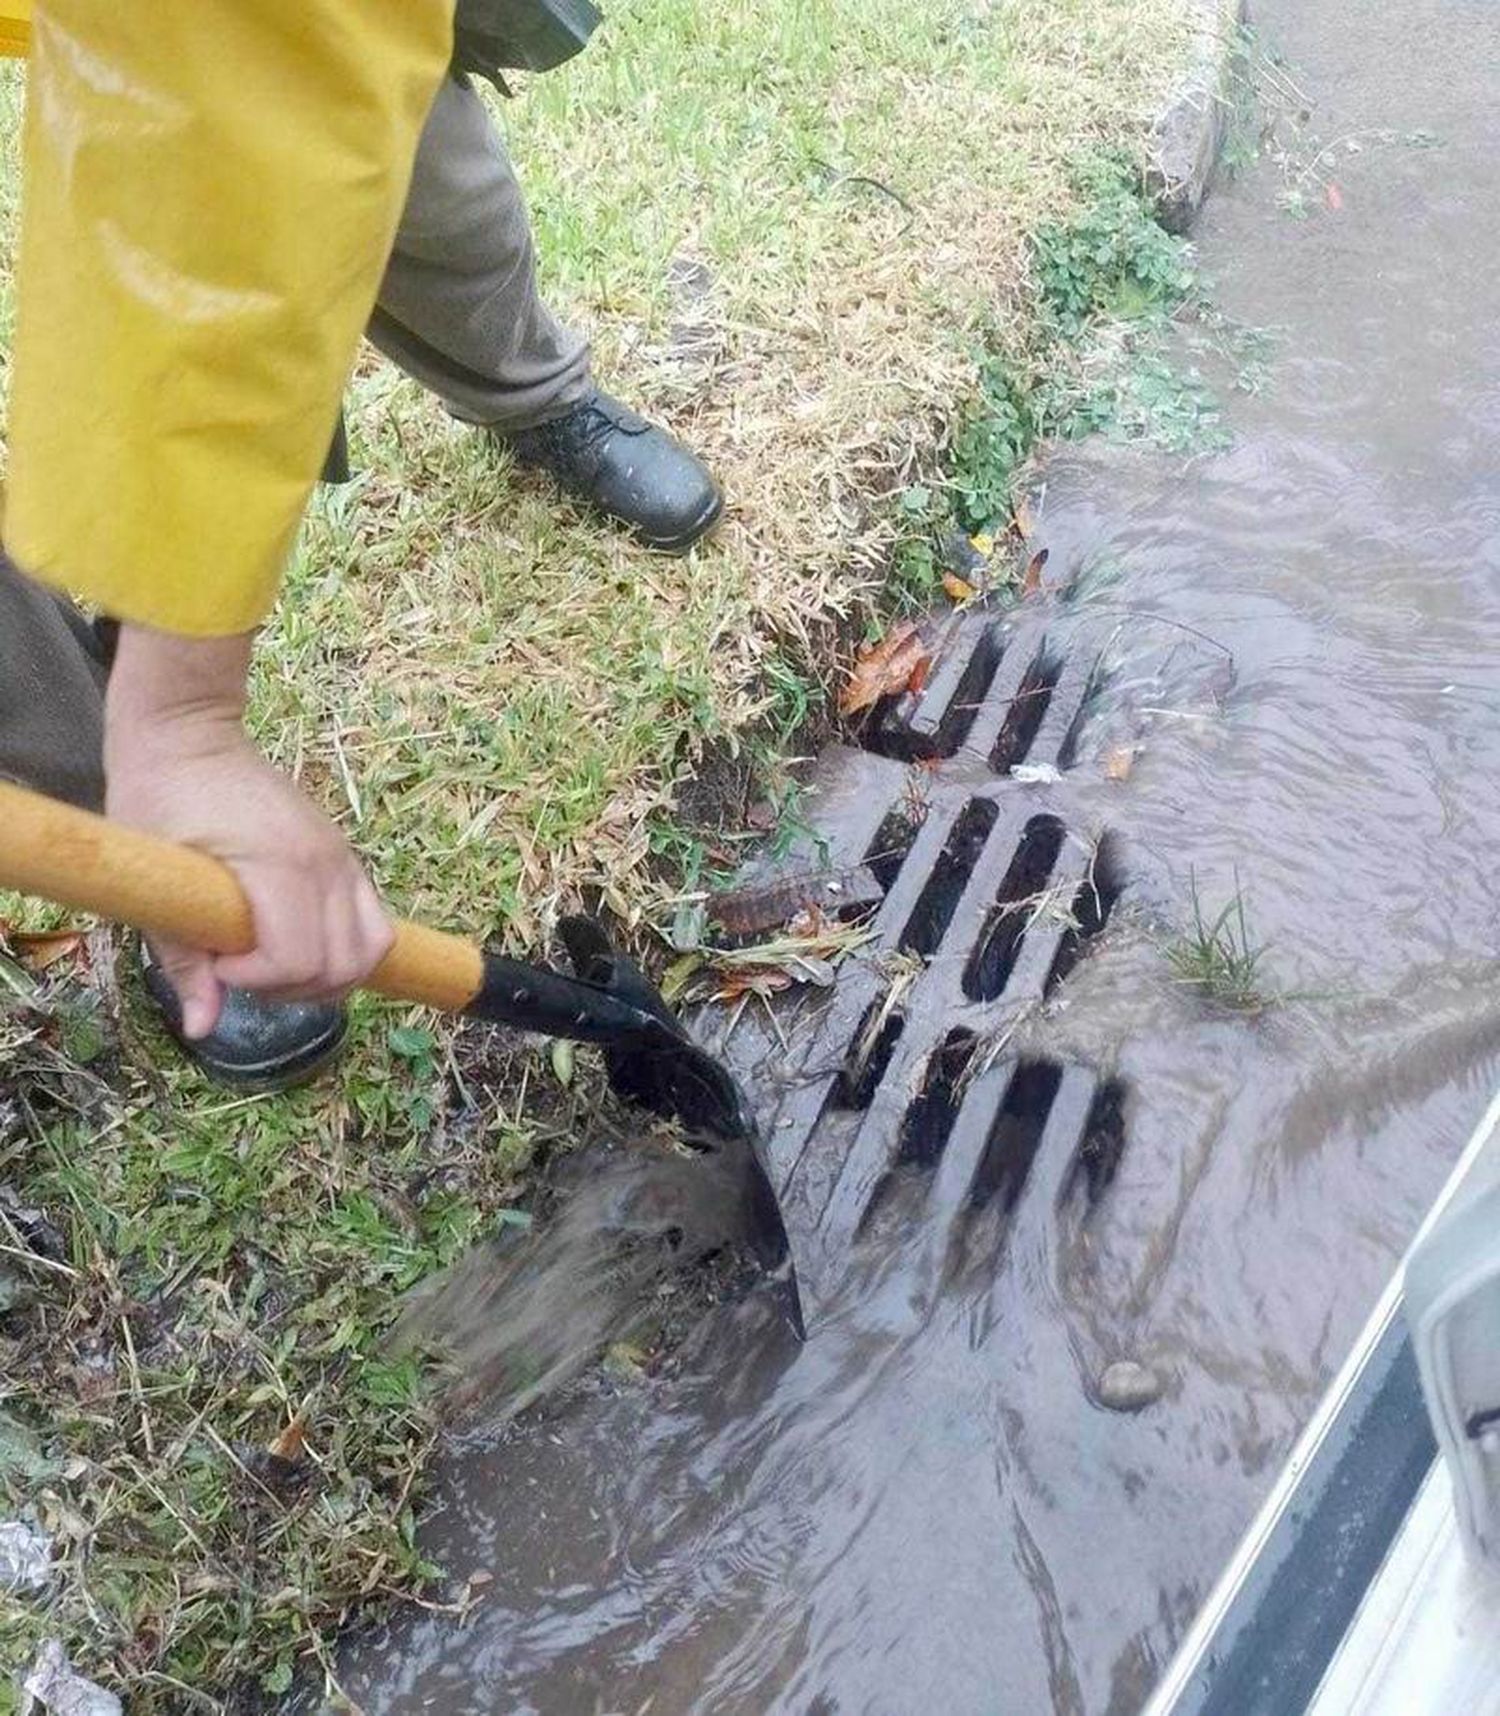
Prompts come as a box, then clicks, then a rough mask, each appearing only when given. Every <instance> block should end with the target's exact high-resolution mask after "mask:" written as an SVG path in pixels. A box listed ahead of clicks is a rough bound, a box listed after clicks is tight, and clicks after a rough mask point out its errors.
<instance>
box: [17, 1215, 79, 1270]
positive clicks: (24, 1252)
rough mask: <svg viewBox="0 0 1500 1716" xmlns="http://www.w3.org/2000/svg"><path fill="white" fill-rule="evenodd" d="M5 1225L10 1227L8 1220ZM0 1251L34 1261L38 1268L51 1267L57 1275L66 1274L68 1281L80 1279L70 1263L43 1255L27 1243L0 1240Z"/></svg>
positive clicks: (23, 1261) (24, 1260)
mask: <svg viewBox="0 0 1500 1716" xmlns="http://www.w3.org/2000/svg"><path fill="white" fill-rule="evenodd" d="M5 1225H6V1226H7V1227H10V1222H9V1221H8V1220H7V1222H6V1224H5ZM11 1232H12V1233H14V1232H15V1229H14V1228H11ZM0 1252H3V1253H4V1255H5V1256H7V1257H15V1258H19V1259H20V1261H21V1262H22V1263H34V1264H35V1265H36V1266H37V1268H38V1269H51V1270H53V1271H54V1272H55V1273H56V1274H58V1275H66V1276H67V1278H68V1279H69V1280H70V1281H78V1280H80V1279H81V1276H80V1273H79V1271H78V1270H76V1269H75V1268H74V1267H73V1266H72V1264H70V1263H59V1262H58V1261H57V1259H56V1258H54V1257H43V1256H42V1254H41V1253H40V1252H39V1251H33V1250H32V1249H31V1247H30V1246H27V1245H6V1244H4V1243H3V1242H0Z"/></svg>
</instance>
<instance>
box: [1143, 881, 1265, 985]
mask: <svg viewBox="0 0 1500 1716" xmlns="http://www.w3.org/2000/svg"><path fill="white" fill-rule="evenodd" d="M1192 899H1193V927H1192V929H1191V930H1189V931H1188V932H1187V933H1186V934H1184V935H1182V936H1180V937H1178V938H1177V939H1176V940H1175V941H1172V942H1169V943H1168V944H1167V947H1166V956H1167V963H1168V964H1169V965H1170V966H1171V968H1172V970H1173V971H1174V972H1175V973H1176V976H1177V980H1178V982H1179V983H1183V984H1186V985H1187V986H1188V987H1190V988H1192V989H1195V990H1196V991H1197V992H1198V993H1199V994H1200V995H1202V996H1204V997H1205V998H1206V999H1208V1000H1210V1001H1213V1002H1215V1003H1217V1004H1218V1005H1219V1006H1220V1007H1225V1008H1228V1009H1229V1010H1230V1011H1231V1012H1235V1013H1258V1012H1259V1011H1261V1009H1262V1008H1264V1007H1266V1006H1268V1005H1269V1004H1270V997H1269V996H1267V994H1266V993H1265V991H1264V989H1263V988H1262V985H1261V979H1260V963H1261V960H1262V959H1263V958H1264V956H1265V952H1266V950H1265V948H1264V947H1262V946H1258V945H1257V944H1256V943H1255V942H1254V941H1252V939H1251V936H1250V926H1249V923H1248V921H1247V917H1246V912H1245V896H1244V892H1243V891H1242V890H1241V889H1240V887H1239V886H1238V884H1236V887H1235V890H1234V894H1233V895H1232V897H1231V898H1230V899H1229V901H1228V902H1227V903H1226V904H1225V905H1224V907H1223V908H1222V909H1221V910H1220V911H1219V913H1218V914H1217V916H1215V917H1214V918H1213V919H1212V920H1210V919H1207V918H1205V916H1204V913H1203V902H1202V900H1201V899H1200V898H1199V895H1198V882H1197V878H1196V877H1194V878H1193V881H1192Z"/></svg>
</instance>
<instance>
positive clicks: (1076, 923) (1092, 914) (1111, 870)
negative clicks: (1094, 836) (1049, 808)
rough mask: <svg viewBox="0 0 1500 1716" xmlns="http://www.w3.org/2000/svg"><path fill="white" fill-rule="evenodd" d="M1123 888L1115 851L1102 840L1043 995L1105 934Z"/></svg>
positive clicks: (1080, 888) (1074, 898)
mask: <svg viewBox="0 0 1500 1716" xmlns="http://www.w3.org/2000/svg"><path fill="white" fill-rule="evenodd" d="M1124 886H1125V883H1124V879H1123V877H1122V876H1121V875H1120V871H1119V866H1118V864H1117V863H1116V861H1115V854H1114V848H1113V846H1112V845H1111V843H1110V842H1109V840H1108V839H1104V840H1101V841H1100V842H1099V849H1098V851H1097V852H1096V853H1095V854H1094V863H1093V869H1092V872H1091V874H1089V875H1088V876H1085V877H1084V879H1083V882H1082V884H1081V885H1080V887H1079V889H1078V892H1077V893H1076V894H1075V895H1074V896H1073V912H1072V917H1073V921H1072V923H1071V924H1069V925H1068V927H1067V929H1066V930H1065V931H1064V932H1063V938H1062V940H1061V942H1059V943H1058V948H1057V957H1056V958H1055V959H1054V960H1053V961H1052V969H1051V970H1050V971H1049V972H1048V973H1047V981H1046V983H1045V984H1044V985H1043V991H1042V992H1043V994H1050V993H1051V992H1052V991H1053V990H1054V989H1055V988H1056V987H1057V985H1058V984H1059V983H1061V982H1062V981H1063V979H1064V978H1065V977H1067V976H1068V975H1069V973H1070V972H1071V971H1072V970H1073V968H1074V966H1076V965H1077V964H1078V962H1079V960H1080V959H1082V958H1083V956H1084V954H1085V953H1087V952H1088V947H1089V943H1090V942H1091V941H1093V940H1094V938H1095V937H1096V936H1099V935H1102V934H1103V933H1104V929H1105V926H1106V925H1107V924H1108V923H1109V918H1110V913H1111V912H1113V911H1114V909H1115V906H1116V904H1117V903H1118V901H1119V898H1120V894H1121V892H1122V890H1123V889H1124Z"/></svg>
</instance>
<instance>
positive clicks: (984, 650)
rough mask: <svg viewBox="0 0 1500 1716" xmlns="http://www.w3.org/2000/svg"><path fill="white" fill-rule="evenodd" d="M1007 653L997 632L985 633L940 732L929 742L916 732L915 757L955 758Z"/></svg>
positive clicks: (950, 700)
mask: <svg viewBox="0 0 1500 1716" xmlns="http://www.w3.org/2000/svg"><path fill="white" fill-rule="evenodd" d="M1004 653H1005V651H1004V648H1003V647H1002V645H1001V643H1000V637H999V633H998V632H997V631H995V630H994V629H990V630H988V631H986V632H985V633H984V634H983V636H981V638H980V640H979V642H978V644H977V645H976V647H975V650H974V653H973V655H971V656H970V657H969V663H968V666H967V667H965V668H964V671H963V676H962V678H960V680H959V682H958V685H957V688H956V689H955V690H954V693H953V695H952V697H950V698H949V700H948V707H947V708H946V709H945V710H944V711H943V716H942V719H941V721H939V722H938V728H937V732H936V733H935V734H934V735H933V737H932V738H931V739H930V740H926V741H924V740H923V739H922V737H921V735H920V734H914V735H913V745H912V751H913V754H914V755H915V756H917V757H923V758H930V757H951V756H953V755H954V754H955V753H956V752H957V751H958V749H959V747H960V746H961V745H962V744H963V742H964V740H965V739H967V738H968V736H969V729H970V728H971V727H972V726H973V725H974V717H975V716H976V715H977V714H978V713H979V709H980V705H981V704H982V703H983V702H984V699H985V694H986V693H987V692H988V691H989V688H990V686H991V685H993V684H994V681H995V675H996V674H997V673H998V672H999V671H1000V658H1001V656H1002V655H1004Z"/></svg>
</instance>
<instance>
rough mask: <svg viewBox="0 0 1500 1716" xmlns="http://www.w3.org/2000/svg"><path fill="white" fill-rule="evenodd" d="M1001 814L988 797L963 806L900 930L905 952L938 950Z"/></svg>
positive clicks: (928, 953) (925, 954)
mask: <svg viewBox="0 0 1500 1716" xmlns="http://www.w3.org/2000/svg"><path fill="white" fill-rule="evenodd" d="M999 815H1000V810H999V806H998V805H996V804H994V803H993V802H992V801H991V800H989V799H987V798H972V799H970V800H969V802H968V804H966V805H965V806H964V809H963V812H962V814H961V815H960V816H959V818H958V820H957V821H956V822H955V823H954V824H953V827H952V829H951V831H950V832H949V835H948V838H947V840H946V841H945V842H944V844H943V850H942V852H941V853H940V854H939V855H938V861H937V863H936V864H934V865H933V867H932V874H931V875H930V876H929V877H928V878H927V881H926V883H925V884H924V885H923V888H922V892H921V893H920V894H919V895H918V896H917V903H916V904H915V905H914V906H913V907H912V909H911V916H910V917H909V918H908V919H907V920H906V928H905V929H904V930H902V932H901V951H902V952H903V953H915V954H918V955H920V956H921V958H923V959H929V958H931V956H932V955H933V954H934V953H936V951H937V948H938V944H939V943H940V942H941V941H942V939H943V935H944V933H945V932H946V930H947V928H948V925H949V924H950V923H951V922H952V921H953V914H954V912H955V911H956V910H957V908H958V902H959V900H960V898H961V897H962V895H963V891H964V887H965V885H966V884H967V882H968V880H969V876H970V874H971V873H972V872H973V869H974V866H975V864H976V863H977V862H978V859H979V854H980V853H981V852H982V851H983V850H984V843H985V841H986V840H988V839H989V837H990V830H991V829H992V828H993V827H994V826H995V822H996V820H997V819H998V817H999Z"/></svg>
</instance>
